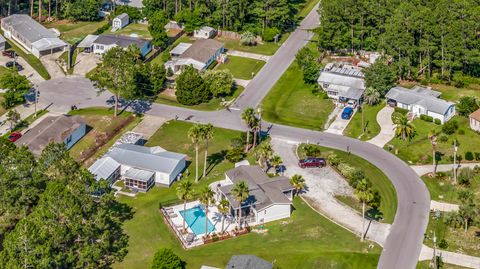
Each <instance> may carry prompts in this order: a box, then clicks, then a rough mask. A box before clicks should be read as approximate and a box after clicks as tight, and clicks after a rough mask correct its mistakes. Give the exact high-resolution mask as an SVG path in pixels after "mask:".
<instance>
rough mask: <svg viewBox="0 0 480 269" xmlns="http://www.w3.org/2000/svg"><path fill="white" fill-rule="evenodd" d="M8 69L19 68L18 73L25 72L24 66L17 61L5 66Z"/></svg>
mask: <svg viewBox="0 0 480 269" xmlns="http://www.w3.org/2000/svg"><path fill="white" fill-rule="evenodd" d="M5 66H6V67H8V68H13V67H14V66H15V67H16V68H17V70H18V71H22V70H23V66H22V65H21V64H19V63H17V62H15V61H10V62H7V63H6V64H5Z"/></svg>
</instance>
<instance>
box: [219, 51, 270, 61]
mask: <svg viewBox="0 0 480 269" xmlns="http://www.w3.org/2000/svg"><path fill="white" fill-rule="evenodd" d="M227 55H231V56H238V57H244V58H250V59H254V60H260V61H264V62H268V60H270V57H271V56H268V55H263V54H257V53H251V52H244V51H238V50H228V51H227Z"/></svg>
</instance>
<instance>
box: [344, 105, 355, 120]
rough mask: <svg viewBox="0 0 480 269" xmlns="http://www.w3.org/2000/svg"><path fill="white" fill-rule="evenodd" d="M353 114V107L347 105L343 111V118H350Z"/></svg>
mask: <svg viewBox="0 0 480 269" xmlns="http://www.w3.org/2000/svg"><path fill="white" fill-rule="evenodd" d="M352 115H353V108H351V107H346V108H344V109H343V112H342V119H344V120H349V119H350V117H352Z"/></svg>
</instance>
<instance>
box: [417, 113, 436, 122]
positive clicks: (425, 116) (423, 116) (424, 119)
mask: <svg viewBox="0 0 480 269" xmlns="http://www.w3.org/2000/svg"><path fill="white" fill-rule="evenodd" d="M420 119H421V120H423V121H426V122H433V117H432V116H428V115H420Z"/></svg>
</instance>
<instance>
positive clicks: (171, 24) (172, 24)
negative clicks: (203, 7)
mask: <svg viewBox="0 0 480 269" xmlns="http://www.w3.org/2000/svg"><path fill="white" fill-rule="evenodd" d="M165 30H167V31H168V30H180V31H181V30H183V24H182V23H178V22H176V21H169V22H167V24H165Z"/></svg>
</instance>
